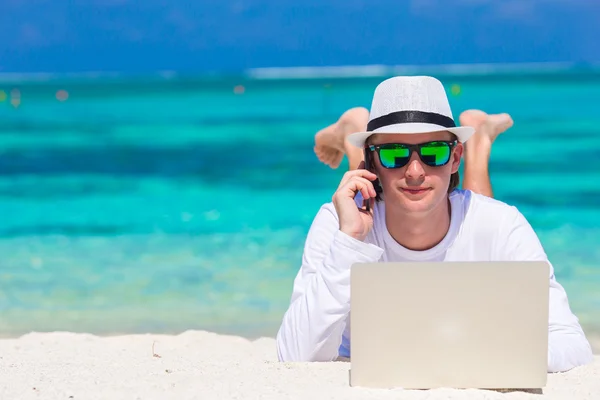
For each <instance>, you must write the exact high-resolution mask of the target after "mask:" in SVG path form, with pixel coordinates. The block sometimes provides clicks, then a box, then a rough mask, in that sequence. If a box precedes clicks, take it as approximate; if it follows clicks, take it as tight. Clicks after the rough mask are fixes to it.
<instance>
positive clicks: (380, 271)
mask: <svg viewBox="0 0 600 400" xmlns="http://www.w3.org/2000/svg"><path fill="white" fill-rule="evenodd" d="M548 280H549V265H548V263H547V262H530V261H528V262H414V263H360V264H354V265H353V266H352V268H351V310H352V311H351V318H350V328H351V349H350V350H351V351H350V355H351V371H350V384H351V386H364V387H402V388H405V389H429V388H436V387H453V388H479V389H506V388H511V389H537V388H541V387H543V386H545V384H546V380H547V365H548V364H547V358H548V318H549V315H548V314H549V310H548V309H549V282H548Z"/></svg>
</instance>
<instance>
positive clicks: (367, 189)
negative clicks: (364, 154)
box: [338, 176, 377, 199]
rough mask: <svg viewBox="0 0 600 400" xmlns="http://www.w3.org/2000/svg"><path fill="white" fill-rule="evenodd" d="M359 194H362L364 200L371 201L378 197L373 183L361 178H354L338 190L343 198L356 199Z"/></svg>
mask: <svg viewBox="0 0 600 400" xmlns="http://www.w3.org/2000/svg"><path fill="white" fill-rule="evenodd" d="M358 192H360V193H361V194H362V197H363V198H364V199H369V198H371V197H375V196H376V195H377V193H376V192H375V188H374V187H373V183H372V182H371V181H369V180H367V179H365V178H363V177H360V176H353V177H352V178H350V179H349V180H348V182H346V184H345V185H344V186H342V187H341V188H340V189H339V190H338V193H339V194H341V195H342V196H347V197H352V198H354V196H355V195H356V193H358Z"/></svg>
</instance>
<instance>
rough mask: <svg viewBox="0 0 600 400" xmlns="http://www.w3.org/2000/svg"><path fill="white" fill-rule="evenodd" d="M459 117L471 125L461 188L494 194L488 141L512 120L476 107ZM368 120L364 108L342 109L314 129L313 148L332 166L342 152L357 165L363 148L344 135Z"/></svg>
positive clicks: (490, 142)
mask: <svg viewBox="0 0 600 400" xmlns="http://www.w3.org/2000/svg"><path fill="white" fill-rule="evenodd" d="M459 118H460V123H461V125H463V126H470V127H473V128H474V129H475V133H474V134H473V136H472V137H471V138H470V140H469V141H468V142H467V143H465V144H464V146H465V157H464V158H465V165H464V174H465V176H464V178H463V189H468V190H471V191H473V192H475V193H479V194H483V195H484V196H488V197H494V194H493V191H492V184H491V182H490V177H489V173H488V165H489V159H490V155H491V152H492V144H493V143H494V141H495V140H496V138H497V137H498V135H500V134H501V133H503V132H504V131H506V130H507V129H509V128H510V127H511V126H512V125H513V120H512V118H511V117H510V115H508V114H506V113H501V114H492V115H488V114H486V113H485V112H483V111H480V110H467V111H464V112H463V113H461V114H460V117H459ZM368 120H369V111H368V110H367V109H366V108H363V107H354V108H351V109H349V110H347V111H346V112H344V113H343V114H342V115H341V117H340V118H339V119H338V120H337V121H336V122H335V123H333V124H331V125H329V126H327V127H325V128H323V129H321V130H320V131H319V132H317V134H316V135H315V148H314V151H315V154H316V155H317V157H318V158H319V160H320V161H321V162H323V163H324V164H327V165H329V166H330V167H331V168H333V169H336V168H338V167H339V166H340V163H341V162H342V158H343V157H344V155H346V157H347V158H348V166H349V169H351V170H352V169H357V168H358V166H359V165H360V163H361V162H362V161H364V159H363V155H364V154H363V149H360V148H358V147H356V146H353V145H352V144H350V143H349V142H348V141H347V140H346V138H347V136H348V135H349V134H351V133H353V132H360V131H363V130H365V129H366V128H367V122H368Z"/></svg>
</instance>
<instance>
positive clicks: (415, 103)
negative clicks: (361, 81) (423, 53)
mask: <svg viewBox="0 0 600 400" xmlns="http://www.w3.org/2000/svg"><path fill="white" fill-rule="evenodd" d="M438 131H448V132H451V133H453V134H455V135H456V137H458V141H459V142H461V143H464V142H466V141H467V140H468V139H469V138H470V137H471V135H472V134H473V133H474V132H475V129H474V128H472V127H470V126H462V127H458V126H456V123H455V122H454V118H453V117H452V110H450V104H449V102H448V97H447V96H446V91H445V90H444V86H443V85H442V83H441V82H440V81H439V80H437V79H435V78H433V77H430V76H397V77H394V78H390V79H387V80H385V81H383V82H381V83H380V84H379V85H378V86H377V88H375V94H374V95H373V102H372V104H371V112H370V115H369V123H368V124H367V131H366V132H356V133H351V134H350V135H348V136H347V139H348V141H349V142H350V143H351V144H353V145H354V146H357V147H360V148H362V147H363V146H364V144H365V141H366V140H367V138H368V137H369V136H371V135H374V134H376V133H377V134H382V133H383V134H398V133H404V134H416V133H427V132H438Z"/></svg>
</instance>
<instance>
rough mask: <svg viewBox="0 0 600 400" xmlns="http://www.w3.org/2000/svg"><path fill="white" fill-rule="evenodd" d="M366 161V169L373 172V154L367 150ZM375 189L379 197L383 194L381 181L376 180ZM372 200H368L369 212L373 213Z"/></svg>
mask: <svg viewBox="0 0 600 400" xmlns="http://www.w3.org/2000/svg"><path fill="white" fill-rule="evenodd" d="M364 159H365V169H366V170H367V171H371V172H373V171H374V169H373V168H372V162H373V160H372V159H371V152H370V151H368V150H367V149H366V148H365V149H364ZM373 188H375V193H377V195H379V194H380V193H382V192H383V189H382V188H381V184H380V183H379V179H375V180H374V181H373ZM371 200H372V199H368V200H366V209H367V211H371Z"/></svg>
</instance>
